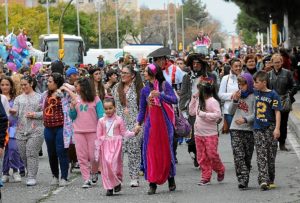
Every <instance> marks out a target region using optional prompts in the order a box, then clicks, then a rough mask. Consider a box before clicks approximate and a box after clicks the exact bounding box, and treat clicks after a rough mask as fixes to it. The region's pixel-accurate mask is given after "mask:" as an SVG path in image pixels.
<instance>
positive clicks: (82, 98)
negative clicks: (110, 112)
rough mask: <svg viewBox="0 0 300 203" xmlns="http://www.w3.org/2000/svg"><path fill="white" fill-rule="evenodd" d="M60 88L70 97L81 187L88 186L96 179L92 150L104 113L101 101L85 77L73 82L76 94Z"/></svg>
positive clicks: (95, 164)
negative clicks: (81, 180) (98, 125)
mask: <svg viewBox="0 0 300 203" xmlns="http://www.w3.org/2000/svg"><path fill="white" fill-rule="evenodd" d="M62 89H63V90H65V91H67V92H68V93H69V94H70V95H71V97H72V103H71V108H70V118H71V119H72V120H73V127H74V135H75V136H74V138H75V143H76V145H75V147H76V154H77V158H78V162H79V166H80V171H81V174H82V177H83V180H84V183H83V185H82V188H89V187H91V185H92V183H94V184H95V183H96V182H97V180H98V176H97V171H98V162H96V161H95V158H94V150H95V140H96V130H97V122H98V119H99V118H101V117H102V116H103V113H104V112H103V106H102V102H101V101H100V99H99V97H98V96H95V93H94V91H93V90H92V88H91V86H90V83H89V80H88V79H87V78H81V79H79V80H78V81H77V82H75V89H76V92H77V93H78V94H79V95H78V96H77V95H75V94H74V93H73V92H72V91H70V90H69V89H68V88H67V87H66V86H65V85H64V86H63V88H62ZM90 165H91V169H90ZM90 173H91V176H90Z"/></svg>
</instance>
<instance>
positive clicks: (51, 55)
mask: <svg viewBox="0 0 300 203" xmlns="http://www.w3.org/2000/svg"><path fill="white" fill-rule="evenodd" d="M63 37H64V52H65V56H64V58H63V59H62V61H63V62H64V63H65V64H66V65H70V66H74V65H75V64H82V63H83V55H84V54H85V45H84V42H83V39H82V38H81V37H79V36H75V35H67V34H64V35H63ZM39 47H40V50H41V51H43V52H46V53H45V56H44V60H43V62H45V63H47V62H48V63H51V62H52V61H55V60H58V34H50V35H47V34H46V35H40V37H39Z"/></svg>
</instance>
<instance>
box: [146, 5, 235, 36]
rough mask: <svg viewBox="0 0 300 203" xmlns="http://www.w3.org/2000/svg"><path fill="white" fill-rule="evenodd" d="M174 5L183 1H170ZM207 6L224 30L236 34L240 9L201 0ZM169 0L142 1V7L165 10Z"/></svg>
mask: <svg viewBox="0 0 300 203" xmlns="http://www.w3.org/2000/svg"><path fill="white" fill-rule="evenodd" d="M169 1H170V2H172V3H175V2H177V4H178V3H179V4H181V0H169ZM201 1H202V2H203V4H206V9H207V11H208V13H210V15H211V16H212V17H214V18H215V19H217V20H219V21H220V22H221V24H222V30H223V31H227V32H229V33H232V32H235V30H236V29H235V27H236V24H235V22H234V21H235V19H236V18H237V14H238V13H239V11H240V9H239V7H238V6H236V5H235V4H234V3H228V2H225V1H224V0H201ZM149 2H151V3H149ZM167 2H168V0H151V1H149V0H140V5H143V6H147V7H148V8H150V9H163V7H164V3H166V4H167Z"/></svg>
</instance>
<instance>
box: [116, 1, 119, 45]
mask: <svg viewBox="0 0 300 203" xmlns="http://www.w3.org/2000/svg"><path fill="white" fill-rule="evenodd" d="M118 6H119V0H116V9H115V11H116V30H117V48H118V49H119V48H120V39H119V12H118Z"/></svg>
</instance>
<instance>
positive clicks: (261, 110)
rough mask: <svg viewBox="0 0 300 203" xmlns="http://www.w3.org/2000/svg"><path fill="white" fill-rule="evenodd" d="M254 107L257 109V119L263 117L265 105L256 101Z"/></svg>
mask: <svg viewBox="0 0 300 203" xmlns="http://www.w3.org/2000/svg"><path fill="white" fill-rule="evenodd" d="M277 102H278V101H277ZM256 107H257V111H256V116H257V118H259V119H262V118H265V117H266V116H265V113H266V110H267V105H266V104H265V103H264V102H257V104H256Z"/></svg>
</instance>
